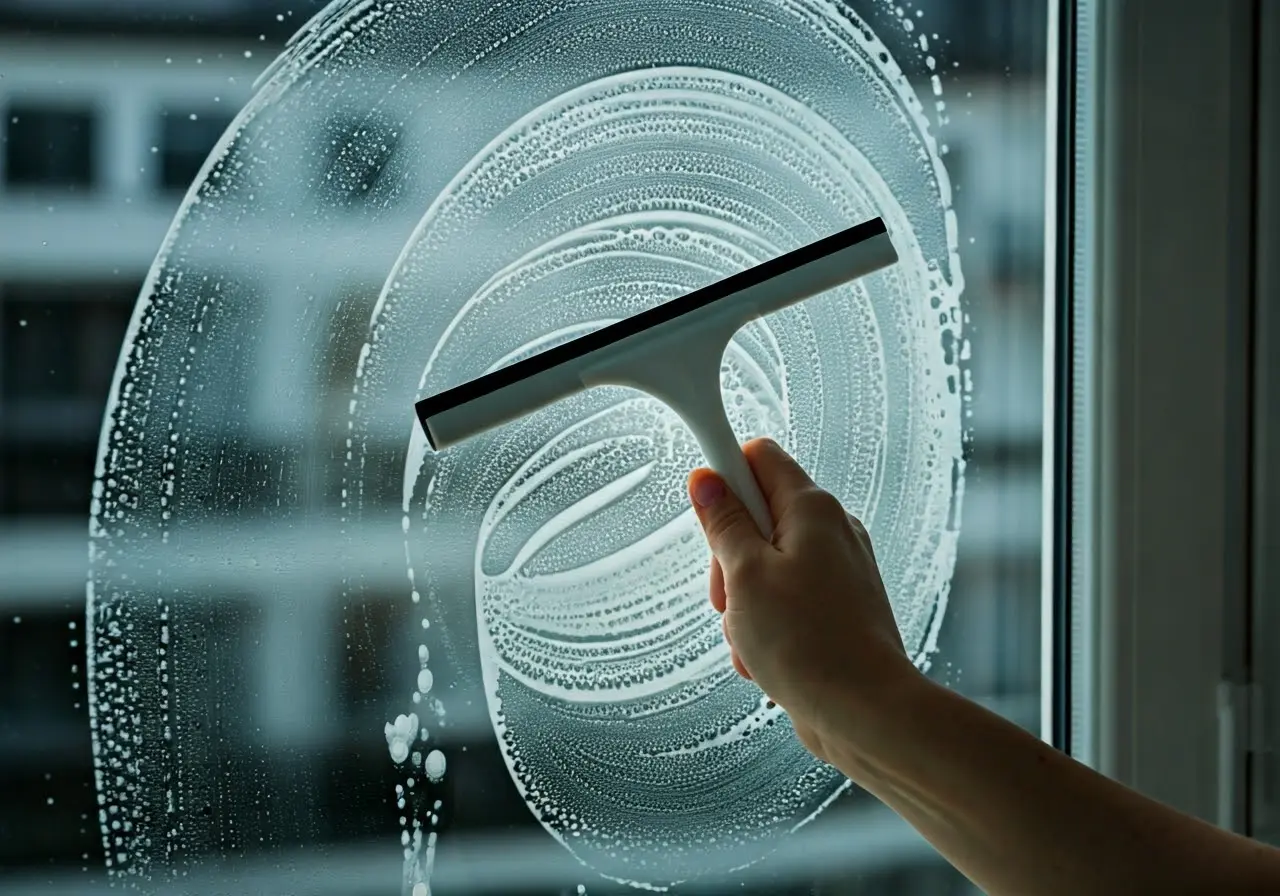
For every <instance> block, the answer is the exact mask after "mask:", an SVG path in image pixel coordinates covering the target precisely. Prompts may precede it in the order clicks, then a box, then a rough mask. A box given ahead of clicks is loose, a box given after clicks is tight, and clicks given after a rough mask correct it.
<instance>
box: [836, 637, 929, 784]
mask: <svg viewBox="0 0 1280 896" xmlns="http://www.w3.org/2000/svg"><path fill="white" fill-rule="evenodd" d="M938 687H939V686H938V685H937V684H936V683H935V682H933V681H931V680H930V679H929V678H927V677H926V676H925V675H924V673H922V672H921V671H920V670H919V669H917V668H916V667H915V665H913V664H912V663H911V662H910V661H909V660H908V659H907V658H906V657H901V659H900V660H898V661H895V662H893V663H891V664H889V665H888V666H887V671H886V672H885V674H883V675H880V676H877V680H876V681H874V682H864V683H859V684H857V685H844V686H842V687H839V688H838V689H837V690H836V692H834V693H832V694H831V695H830V696H829V697H828V698H827V699H825V700H824V701H823V712H822V714H821V718H820V721H819V724H818V735H819V737H820V739H821V741H822V745H823V752H824V754H825V756H826V759H827V761H828V762H830V763H831V764H832V765H834V766H836V767H837V768H839V769H840V770H841V771H842V772H844V773H845V775H847V776H848V777H849V778H850V779H851V780H853V781H854V782H855V783H857V784H859V785H860V786H863V787H868V786H869V785H870V784H871V783H872V781H871V779H873V778H878V777H882V776H891V775H892V771H891V767H892V763H893V760H894V757H895V756H898V755H901V753H902V752H903V750H904V749H905V748H906V747H908V746H909V741H910V738H911V736H912V735H911V731H910V723H911V721H912V720H913V719H920V718H921V717H922V714H924V713H927V712H929V708H928V706H927V704H928V703H929V701H930V699H931V696H932V695H933V692H934V691H936V690H937V688H938ZM873 789H874V788H873Z"/></svg>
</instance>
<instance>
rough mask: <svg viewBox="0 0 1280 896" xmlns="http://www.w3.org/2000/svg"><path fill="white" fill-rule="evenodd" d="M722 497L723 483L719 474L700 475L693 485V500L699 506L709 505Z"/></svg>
mask: <svg viewBox="0 0 1280 896" xmlns="http://www.w3.org/2000/svg"><path fill="white" fill-rule="evenodd" d="M723 497H724V483H723V482H721V481H720V477H719V476H701V477H699V478H698V481H697V483H695V484H694V486H693V500H694V503H696V504H697V505H698V506H699V507H710V506H711V505H713V504H715V503H716V502H717V501H719V500H720V499H721V498H723Z"/></svg>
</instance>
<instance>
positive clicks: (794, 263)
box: [414, 218, 898, 538]
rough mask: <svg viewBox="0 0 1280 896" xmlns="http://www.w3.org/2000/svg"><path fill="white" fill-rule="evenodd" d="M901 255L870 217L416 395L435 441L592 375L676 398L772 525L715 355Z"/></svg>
mask: <svg viewBox="0 0 1280 896" xmlns="http://www.w3.org/2000/svg"><path fill="white" fill-rule="evenodd" d="M897 260H898V255H897V252H895V251H894V248H893V243H892V241H891V240H890V239H889V233H888V230H887V228H886V227H885V224H884V220H883V219H881V218H874V219H872V220H870V221H866V222H864V223H862V224H858V225H857V226H855V227H850V228H849V229H848V230H842V231H840V232H839V233H835V234H832V235H831V236H828V237H824V238H823V239H820V240H818V241H817V242H813V243H810V244H809V245H807V246H802V247H801V248H799V249H796V250H794V251H792V252H788V253H786V254H784V255H779V256H778V257H776V258H773V259H770V260H769V261H765V262H763V263H761V264H758V265H756V266H754V267H751V268H748V269H746V270H744V271H741V272H739V273H737V274H732V275H730V276H728V277H725V278H724V279H723V280H718V281H716V282H715V283H712V284H711V285H709V286H705V287H703V288H702V289H699V290H696V291H694V292H691V293H688V294H686V295H683V296H680V297H679V298H676V299H672V300H671V301H669V302H664V303H663V304H661V305H657V306H655V307H653V308H650V309H648V310H646V311H642V312H640V313H639V314H635V315H633V316H631V317H629V318H626V319H625V320H621V321H618V322H617V323H613V324H609V325H608V326H605V327H601V328H600V329H598V330H596V331H594V332H592V333H588V334H586V335H585V336H579V337H578V338H576V339H574V340H572V341H570V342H566V343H563V344H561V345H558V346H555V347H554V348H549V349H547V350H546V351H543V352H540V353H539V354H536V355H534V356H532V357H530V358H525V359H523V360H521V361H517V362H516V363H514V364H511V365H509V366H507V367H502V368H499V369H498V370H494V371H492V372H490V373H486V374H484V375H483V376H481V377H478V378H476V379H474V380H471V381H470V382H468V383H463V384H462V385H460V386H455V387H453V388H451V389H447V390H445V391H444V392H440V393H438V394H436V395H432V396H431V397H429V398H424V399H422V400H421V401H419V402H417V404H415V405H414V408H415V410H416V411H417V415H418V420H419V422H421V424H422V428H423V429H424V430H425V431H426V434H427V441H428V442H430V443H431V447H432V448H433V449H435V450H436V451H440V450H443V449H445V448H448V447H449V446H451V445H454V444H457V443H458V442H461V441H464V440H466V439H468V438H470V437H471V436H474V435H477V434H479V433H481V432H484V431H486V430H488V429H492V428H493V427H495V426H498V425H499V424H502V423H506V422H509V421H511V420H515V419H517V418H519V417H522V416H524V415H525V414H528V413H530V412H531V411H535V410H537V409H538V408H541V407H545V406H546V405H549V404H551V403H552V402H555V401H558V400H559V399H561V398H564V397H566V396H568V395H572V394H574V393H575V392H580V391H582V390H583V389H587V388H590V387H592V386H629V387H631V388H634V389H639V390H641V391H643V392H647V393H648V394H649V395H652V396H653V397H654V398H656V399H658V400H659V401H661V402H662V403H664V404H665V405H667V406H668V407H669V408H671V410H673V411H674V412H675V413H676V414H677V415H678V416H679V417H680V419H681V420H683V421H684V424H685V425H686V426H688V427H689V429H690V430H691V431H692V432H693V436H694V438H695V439H697V441H698V447H700V448H701V449H702V453H703V454H704V455H705V456H706V458H707V464H708V466H710V467H711V469H713V470H715V472H716V473H718V474H719V475H720V476H721V477H722V478H723V479H724V480H725V483H726V484H727V485H728V486H729V488H730V489H731V490H732V491H733V493H734V494H735V495H737V496H738V498H739V500H741V501H742V502H743V503H744V504H745V505H746V507H747V510H748V511H749V512H750V513H751V517H752V519H753V520H755V523H756V525H757V526H758V527H759V528H760V531H761V532H762V533H763V534H764V536H765V538H770V537H772V535H773V520H772V517H771V516H770V513H769V506H768V504H767V503H766V502H765V499H764V496H763V495H762V494H761V492H760V486H759V485H758V484H757V483H756V480H755V476H754V475H752V473H751V467H750V465H749V464H748V463H747V459H746V456H745V455H744V454H743V453H742V448H741V446H740V445H739V444H738V439H737V436H735V435H734V432H733V429H732V427H731V426H730V425H729V418H728V416H727V415H726V414H725V409H724V401H723V399H722V397H721V393H720V364H721V360H722V358H723V356H724V351H725V349H726V348H727V347H728V345H729V340H730V339H731V338H732V337H733V334H734V333H736V332H737V331H738V330H739V329H740V328H741V327H742V326H743V325H744V324H747V323H748V322H750V321H752V320H754V319H755V318H757V317H761V316H762V315H765V314H769V313H771V312H773V311H778V310H780V309H782V308H786V307H787V306H789V305H794V304H795V303H796V302H799V301H801V300H803V299H807V298H809V297H811V296H814V295H817V294H818V293H821V292H824V291H826V290H828V289H831V288H833V287H835V286H839V285H841V284H842V283H847V282H848V281H850V280H856V279H857V278H859V277H862V276H865V275H866V274H870V273H872V272H873V271H877V270H879V269H880V268H883V267H887V266H888V265H891V264H893V263H894V262H896V261H897Z"/></svg>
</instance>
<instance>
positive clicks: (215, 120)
mask: <svg viewBox="0 0 1280 896" xmlns="http://www.w3.org/2000/svg"><path fill="white" fill-rule="evenodd" d="M231 117H232V116H231V115H229V114H227V113H226V112H223V111H220V110H210V111H202V112H185V111H182V110H177V109H165V110H164V111H163V112H161V113H160V147H159V155H160V171H159V178H160V186H161V187H162V188H163V189H165V190H178V191H182V192H185V191H186V190H187V188H188V187H190V186H191V183H192V181H193V180H195V177H196V175H197V174H199V173H200V166H201V165H203V164H204V160H205V158H206V157H207V156H208V155H209V152H210V151H211V150H212V149H213V147H214V145H215V144H216V143H217V142H218V138H219V137H221V136H222V134H223V132H224V131H226V129H227V127H228V126H229V125H230V124H231Z"/></svg>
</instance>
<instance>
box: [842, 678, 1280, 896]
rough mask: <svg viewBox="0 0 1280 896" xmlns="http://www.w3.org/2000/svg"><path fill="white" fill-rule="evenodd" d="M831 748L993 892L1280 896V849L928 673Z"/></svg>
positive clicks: (850, 714) (862, 713)
mask: <svg viewBox="0 0 1280 896" xmlns="http://www.w3.org/2000/svg"><path fill="white" fill-rule="evenodd" d="M892 696H893V699H894V702H893V703H892V704H891V702H890V700H888V699H886V700H885V703H884V706H883V708H882V709H875V708H870V709H869V708H866V707H862V708H858V707H849V708H848V711H847V713H845V714H843V718H844V719H845V720H846V721H845V722H844V728H843V733H841V727H840V725H839V724H833V725H832V726H830V727H831V730H832V731H833V732H836V733H835V734H834V735H833V736H832V737H831V738H830V741H831V742H830V744H829V751H828V754H829V756H830V757H831V758H832V760H833V761H834V762H835V764H836V765H837V766H839V767H840V768H841V770H842V771H844V772H845V774H847V775H848V776H849V777H850V778H851V779H853V780H854V781H855V782H856V783H858V784H859V785H861V786H862V787H864V788H865V789H867V790H868V791H870V792H871V793H873V794H874V795H876V796H877V797H879V798H880V799H881V800H882V801H883V802H884V803H886V804H887V805H888V806H889V807H891V808H892V809H894V810H896V811H897V812H898V813H899V814H900V815H902V816H903V818H905V819H906V820H907V821H908V822H910V823H911V824H912V825H913V826H914V827H915V828H916V829H917V830H918V831H920V833H921V834H922V835H923V836H924V837H925V838H926V839H927V840H929V841H930V842H931V843H932V844H933V845H934V847H935V848H937V849H938V850H939V852H941V853H942V854H943V855H944V856H946V858H948V859H949V860H950V861H951V862H952V863H953V864H954V865H955V866H956V867H957V868H959V869H960V870H961V871H962V872H963V873H964V874H965V875H966V876H968V877H969V878H970V880H972V881H973V882H974V883H975V884H977V885H978V886H979V887H981V888H983V889H984V890H985V891H986V892H988V893H990V894H992V896H1005V894H1018V896H1026V894H1045V896H1048V894H1055V896H1056V894H1063V896H1077V894H1081V893H1089V894H1099V896H1105V894H1112V893H1114V894H1126V896H1128V894H1133V893H1169V894H1173V893H1187V894H1191V893H1214V894H1229V893H1260V892H1280V853H1277V852H1276V851H1273V850H1271V849H1269V848H1267V847H1264V846H1261V845H1259V844H1256V843H1253V842H1252V841H1249V840H1246V839H1245V838H1242V837H1236V836H1234V835H1231V834H1228V833H1227V832H1224V831H1221V830H1219V829H1217V828H1214V827H1212V826H1211V825H1208V824H1205V823H1203V822H1201V821H1198V820H1196V819H1193V818H1190V817H1188V816H1185V815H1182V814H1180V813H1177V812H1175V811H1173V810H1172V809H1169V808H1168V807H1166V806H1163V805H1161V804H1159V803H1157V802H1154V801H1152V800H1149V799H1147V798H1145V797H1143V796H1141V795H1139V794H1137V793H1136V792H1134V791H1132V790H1129V789H1128V788H1125V787H1123V786H1121V785H1120V784H1118V783H1116V782H1114V781H1111V780H1109V779H1107V778H1105V777H1103V776H1102V775H1099V774H1097V773H1096V772H1094V771H1092V770H1091V769H1088V768H1086V767H1085V766H1083V765H1081V764H1079V763H1077V762H1075V761H1073V760H1071V759H1069V758H1068V757H1066V756H1064V755H1063V754H1061V753H1059V752H1058V751H1056V750H1054V749H1052V748H1051V747H1049V746H1048V745H1046V744H1044V743H1042V742H1041V741H1039V740H1038V739H1036V738H1035V737H1033V736H1032V735H1030V734H1028V733H1027V732H1025V731H1023V730H1022V729H1020V728H1018V727H1017V726H1016V725H1013V724H1012V723H1010V722H1008V721H1006V720H1004V719H1002V718H1000V717H999V716H997V715H995V714H994V713H991V712H989V711H987V710H986V709H984V708H982V707H980V706H978V705H977V704H975V703H972V702H970V701H968V700H965V699H964V698H962V697H960V696H959V695H956V694H954V693H952V692H951V691H948V690H947V689H945V688H943V687H942V686H940V685H937V684H934V683H932V682H929V681H927V680H925V679H924V678H922V677H921V678H918V679H914V680H912V681H911V682H910V683H906V684H904V685H903V686H902V688H901V690H900V692H899V693H895V694H893V695H892Z"/></svg>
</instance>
